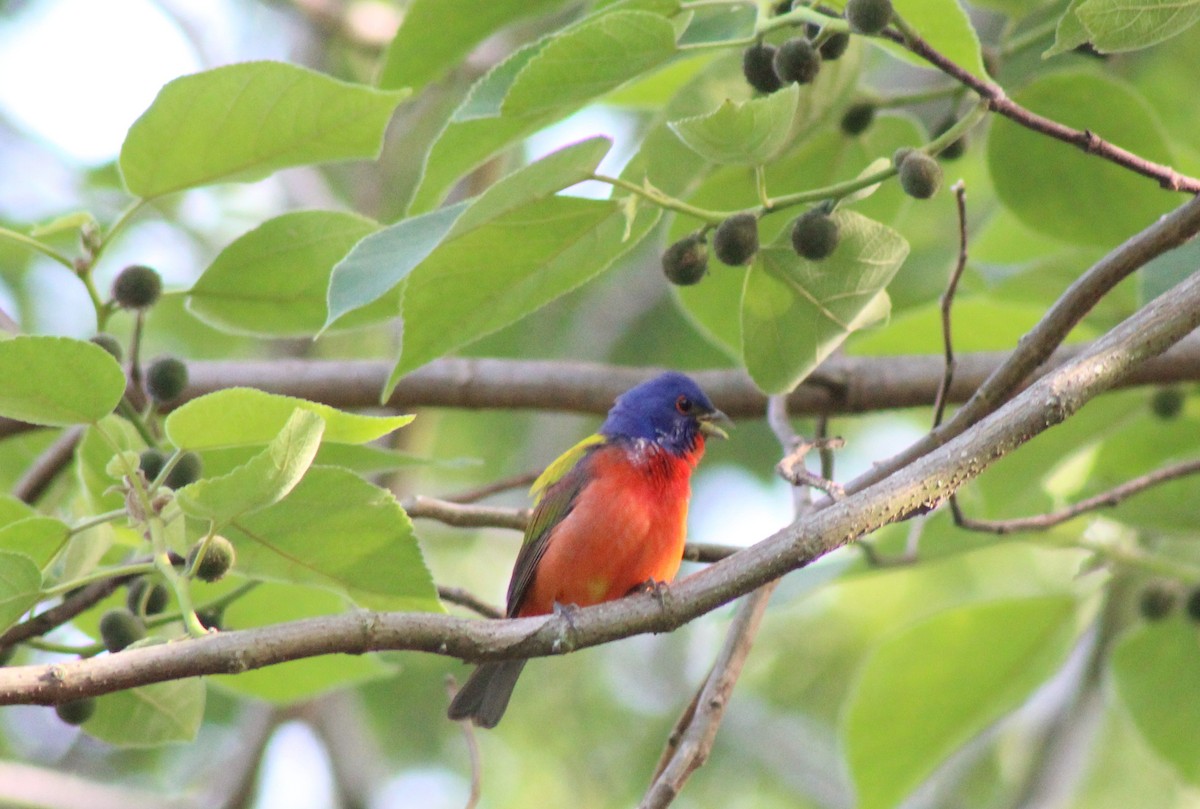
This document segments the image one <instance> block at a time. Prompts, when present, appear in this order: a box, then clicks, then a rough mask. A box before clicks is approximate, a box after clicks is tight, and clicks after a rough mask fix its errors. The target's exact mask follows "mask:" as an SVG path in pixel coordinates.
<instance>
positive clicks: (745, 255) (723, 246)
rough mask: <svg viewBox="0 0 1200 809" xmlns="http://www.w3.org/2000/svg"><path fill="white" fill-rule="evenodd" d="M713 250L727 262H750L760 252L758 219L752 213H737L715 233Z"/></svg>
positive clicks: (733, 263)
mask: <svg viewBox="0 0 1200 809" xmlns="http://www.w3.org/2000/svg"><path fill="white" fill-rule="evenodd" d="M713 252H714V253H716V254H717V258H719V259H720V260H721V261H722V262H724V263H725V264H729V265H731V266H734V267H740V266H741V265H743V264H749V263H750V260H751V259H752V258H754V254H755V253H757V252H758V219H757V218H756V217H755V216H754V214H752V213H735V214H734V215H733V216H731V217H729V218H728V219H726V220H725V221H724V222H722V223H721V224H719V225H717V232H716V233H715V234H713Z"/></svg>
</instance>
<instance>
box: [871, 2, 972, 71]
mask: <svg viewBox="0 0 1200 809" xmlns="http://www.w3.org/2000/svg"><path fill="white" fill-rule="evenodd" d="M892 6H893V8H895V9H896V13H897V14H899V15H900V16H901V17H903V18H904V20H905V21H906V22H907V23H908V24H909V25H911V26H912V27H913V28H915V29H916V30H917V33H918V34H920V35H921V37H922V38H923V39H924V40H925V41H926V42H928V43H929V44H930V45H932V46H933V47H934V49H935V50H937V51H938V52H939V53H941V54H943V55H945V56H947V57H948V58H949V59H950V61H952V62H954V63H955V64H957V65H959V66H960V67H963V68H966V69H967V70H968V71H969V72H971V73H973V74H974V75H976V76H978V77H979V78H983V79H986V78H988V72H987V69H986V68H984V66H983V51H982V49H981V48H980V45H979V35H978V34H976V33H975V28H974V26H972V25H971V19H970V17H968V16H967V12H965V11H963V8H962V6H961V5H959V3H958V0H892ZM872 42H875V43H876V44H881V45H884V46H885V47H886V48H887V50H888V51H889V52H890V53H892V54H893V55H895V56H899V57H900V58H901V59H904V60H905V61H907V62H911V63H913V64H915V65H917V66H919V67H924V68H929V67H930V64H929V63H928V62H926V61H925V60H924V59H922V58H920V57H919V56H916V55H915V54H913V53H911V52H909V51H908V50H905V49H904V48H902V47H900V46H899V45H895V44H893V43H890V42H888V41H887V40H883V39H876V40H872Z"/></svg>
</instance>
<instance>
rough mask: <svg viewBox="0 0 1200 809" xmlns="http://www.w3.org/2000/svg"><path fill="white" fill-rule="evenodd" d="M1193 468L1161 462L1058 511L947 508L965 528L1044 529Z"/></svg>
mask: <svg viewBox="0 0 1200 809" xmlns="http://www.w3.org/2000/svg"><path fill="white" fill-rule="evenodd" d="M1197 472H1200V459H1197V460H1191V461H1184V462H1182V463H1177V464H1172V465H1170V466H1164V467H1163V468H1162V469H1156V470H1155V471H1153V472H1150V473H1149V474H1145V475H1141V476H1140V477H1136V478H1133V479H1132V480H1128V481H1126V482H1125V483H1122V484H1121V485H1120V486H1116V487H1114V488H1112V489H1109V490H1108V491H1105V492H1101V493H1100V494H1097V495H1094V496H1092V497H1089V498H1087V499H1086V500H1080V501H1079V502H1078V503H1075V504H1074V505H1071V506H1068V507H1066V508H1063V509H1059V510H1058V511H1051V512H1050V513H1048V514H1037V515H1034V516H1032V517H1017V518H1015V519H1011V520H977V519H974V518H971V517H967V516H966V515H965V514H963V512H962V509H961V508H960V507H959V505H958V502H957V499H952V500H951V501H950V508H951V511H952V513H953V514H954V522H955V524H957V525H958V526H959V527H960V528H965V529H967V530H968V531H982V532H985V533H989V534H1012V533H1015V532H1017V531H1046V530H1049V529H1050V528H1053V527H1054V526H1056V525H1062V524H1063V523H1064V522H1067V521H1068V520H1073V519H1075V518H1076V517H1078V516H1079V515H1081V514H1086V513H1087V512H1089V511H1096V510H1097V509H1101V508H1108V507H1111V506H1115V505H1117V504H1118V503H1120V502H1121V501H1123V500H1126V499H1127V498H1130V497H1132V496H1133V495H1135V494H1139V493H1141V492H1144V491H1145V490H1146V489H1149V488H1152V487H1154V486H1159V485H1161V484H1163V483H1167V482H1169V481H1172V480H1178V479H1179V478H1182V477H1187V476H1188V475H1194V474H1196V473H1197Z"/></svg>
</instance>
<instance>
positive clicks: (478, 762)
mask: <svg viewBox="0 0 1200 809" xmlns="http://www.w3.org/2000/svg"><path fill="white" fill-rule="evenodd" d="M446 694H447V695H448V696H449V697H450V701H451V702H453V701H454V698H455V697H456V696H458V681H457V680H455V679H454V675H453V674H447V675H446ZM458 724H459V727H461V728H462V732H463V741H464V742H466V744H467V758H468V759H470V762H471V792H470V794H469V795H468V796H467V803H466V806H465V807H464V809H475V806H476V805H478V803H479V799H480V797H482V796H483V756H482V755H481V754H480V752H479V740H478V739H476V738H475V725H474V723H472V722H471V721H469V720H465V719H464V720H463V721H461V722H459V723H458Z"/></svg>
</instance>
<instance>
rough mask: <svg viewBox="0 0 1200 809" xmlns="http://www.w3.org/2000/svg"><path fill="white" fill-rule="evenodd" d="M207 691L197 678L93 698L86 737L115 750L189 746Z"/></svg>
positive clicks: (193, 736)
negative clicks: (90, 737)
mask: <svg viewBox="0 0 1200 809" xmlns="http://www.w3.org/2000/svg"><path fill="white" fill-rule="evenodd" d="M206 695H207V691H206V689H205V687H204V681H203V680H201V679H199V678H198V677H192V678H190V679H187V680H172V681H171V682H166V683H155V684H154V685H144V686H141V687H140V688H131V689H129V690H127V691H118V692H116V693H115V694H106V695H105V696H103V697H97V698H96V713H94V714H93V715H92V718H91V719H89V720H88V721H87V722H85V723H84V725H83V729H84V730H85V731H86V732H87V734H88V735H89V736H94V737H95V738H97V739H100V740H101V741H105V742H108V743H109V744H113V745H116V746H117V747H157V746H158V745H160V744H167V743H168V742H190V741H191V740H192V739H194V738H196V732H197V731H198V730H199V729H200V722H201V721H202V720H203V719H204V701H205V697H206Z"/></svg>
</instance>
